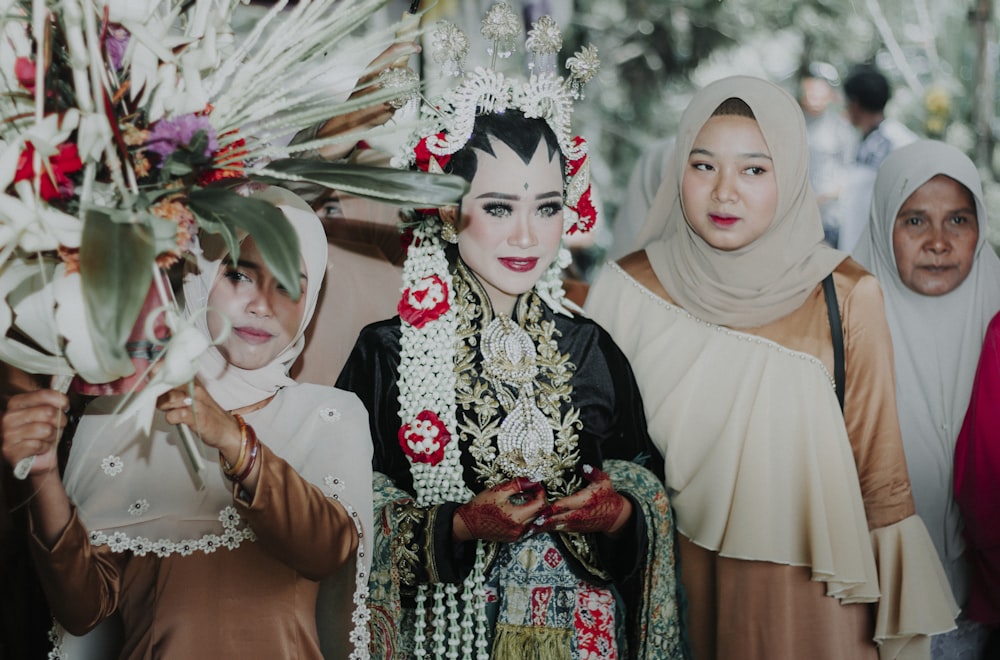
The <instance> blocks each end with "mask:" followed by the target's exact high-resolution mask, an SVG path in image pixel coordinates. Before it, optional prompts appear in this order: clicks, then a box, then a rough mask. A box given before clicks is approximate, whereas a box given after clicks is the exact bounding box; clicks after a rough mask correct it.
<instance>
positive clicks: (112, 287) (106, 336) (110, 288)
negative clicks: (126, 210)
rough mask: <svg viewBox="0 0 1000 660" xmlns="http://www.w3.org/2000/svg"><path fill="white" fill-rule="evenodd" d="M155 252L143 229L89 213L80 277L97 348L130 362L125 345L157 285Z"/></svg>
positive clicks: (100, 212)
mask: <svg viewBox="0 0 1000 660" xmlns="http://www.w3.org/2000/svg"><path fill="white" fill-rule="evenodd" d="M155 258H156V252H155V250H154V247H153V236H152V233H151V232H150V230H149V227H147V226H146V225H145V224H143V223H141V222H138V223H121V222H114V221H113V220H112V219H111V217H110V216H109V215H108V213H106V212H105V211H103V210H100V209H88V210H87V211H86V214H85V215H84V221H83V236H82V238H81V240H80V278H81V280H82V281H83V297H84V300H85V303H86V309H87V321H88V323H89V324H90V329H91V335H92V336H93V338H94V346H95V348H96V349H97V350H98V351H100V352H103V353H104V354H105V355H107V356H109V357H110V358H111V360H114V361H120V360H127V359H128V353H127V352H126V349H125V344H126V342H127V341H128V336H129V334H130V333H131V332H132V326H133V325H135V320H136V318H137V317H138V316H139V311H140V310H141V309H142V304H143V301H144V300H145V299H146V294H147V293H148V292H149V286H150V284H151V283H152V281H153V260H154V259H155Z"/></svg>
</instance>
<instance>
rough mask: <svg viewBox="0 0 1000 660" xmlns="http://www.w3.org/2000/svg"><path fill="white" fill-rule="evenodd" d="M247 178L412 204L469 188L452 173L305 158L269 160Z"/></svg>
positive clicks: (449, 200)
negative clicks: (313, 185) (296, 184)
mask: <svg viewBox="0 0 1000 660" xmlns="http://www.w3.org/2000/svg"><path fill="white" fill-rule="evenodd" d="M249 178H251V179H253V180H255V181H262V182H264V183H272V184H277V185H282V184H284V183H287V182H288V181H307V182H309V183H313V184H316V185H320V186H325V187H327V188H332V189H334V190H339V191H341V192H345V193H350V194H352V195H357V196H358V197H367V198H369V199H374V200H377V201H380V202H386V203H388V204H395V205H397V206H409V207H415V208H431V207H438V206H450V205H451V204H457V203H458V201H459V200H461V199H462V196H463V195H465V193H466V192H468V190H469V184H468V182H467V181H466V180H465V179H463V178H462V177H459V176H455V175H453V174H427V173H426V172H414V171H410V170H397V169H392V168H388V167H372V166H368V165H351V164H344V163H330V162H327V161H323V160H315V159H307V158H285V159H282V160H276V161H272V162H271V163H268V164H267V166H266V167H265V168H264V169H262V170H260V171H259V172H257V173H255V174H252V175H251V176H250V177H249Z"/></svg>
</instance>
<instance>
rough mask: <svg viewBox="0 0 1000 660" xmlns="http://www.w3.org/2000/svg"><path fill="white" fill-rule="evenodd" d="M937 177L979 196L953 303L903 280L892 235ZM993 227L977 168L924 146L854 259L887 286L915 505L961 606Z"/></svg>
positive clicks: (884, 195)
mask: <svg viewBox="0 0 1000 660" xmlns="http://www.w3.org/2000/svg"><path fill="white" fill-rule="evenodd" d="M939 174H944V175H945V176H948V177H950V178H952V179H954V180H955V181H958V182H959V183H961V184H962V185H963V186H965V187H966V188H967V189H968V190H969V192H971V193H972V196H973V198H974V199H975V201H976V215H977V217H978V219H979V241H978V243H977V244H976V248H975V256H974V261H973V265H972V270H971V271H970V272H969V275H968V277H967V278H966V279H965V281H963V282H962V283H961V284H960V285H959V286H958V287H956V288H955V290H953V291H951V292H949V293H947V294H945V295H942V296H925V295H922V294H919V293H917V292H916V291H913V290H912V289H910V288H909V287H907V286H906V285H905V284H904V283H903V281H902V280H901V279H900V277H899V270H898V269H897V267H896V257H895V253H894V252H893V248H892V230H893V224H894V222H895V219H896V214H897V213H898V212H899V209H900V207H902V205H903V204H904V203H905V202H906V200H907V198H909V196H910V195H911V194H913V192H914V191H915V190H916V189H917V188H919V187H920V186H922V185H923V184H924V183H926V182H927V181H928V180H930V179H932V178H933V177H935V176H937V175H939ZM986 225H987V219H986V207H985V206H984V204H983V191H982V185H981V183H980V180H979V173H978V172H977V171H976V167H975V165H974V164H973V163H972V161H971V160H969V158H968V157H967V156H966V155H965V154H963V153H962V152H961V151H959V150H958V149H956V148H955V147H952V146H951V145H948V144H945V143H943V142H937V141H934V140H921V141H918V142H915V143H913V144H910V145H907V146H905V147H902V148H900V149H897V150H896V151H894V152H892V153H891V154H890V155H889V157H888V158H886V159H885V161H884V162H883V163H882V166H881V168H880V169H879V172H878V177H877V178H876V180H875V193H874V197H873V198H872V205H871V214H870V219H869V223H868V226H867V227H866V228H865V230H864V233H862V235H861V240H860V241H859V243H858V246H857V248H855V254H854V257H855V259H857V260H858V261H859V262H861V264H862V265H863V266H865V267H866V268H867V269H868V270H870V271H871V272H872V273H873V274H874V275H875V276H876V277H877V278H878V280H879V282H880V283H881V285H882V291H883V294H884V296H885V312H886V317H887V318H888V320H889V330H890V331H891V333H892V346H893V353H894V356H895V364H896V397H897V404H898V408H899V418H900V427H901V428H902V431H903V446H904V449H905V450H906V463H907V467H908V469H909V472H910V481H911V483H912V486H913V497H914V501H915V503H916V506H917V513H918V514H919V515H920V517H921V518H922V519H923V520H924V523H925V524H926V525H927V529H928V531H929V532H930V534H931V538H932V539H933V540H934V544H935V546H936V547H937V551H938V554H939V555H940V557H941V561H942V563H943V564H944V568H945V571H946V572H947V573H948V579H949V581H950V582H951V588H952V591H953V592H954V594H955V598H956V600H958V602H959V604H962V603H964V601H965V597H966V592H967V589H966V583H965V574H964V566H963V561H962V551H963V550H964V547H965V544H964V543H963V541H962V536H961V518H960V516H959V512H958V508H957V506H956V504H955V500H954V494H953V490H952V474H953V459H954V452H955V439H956V437H957V436H958V432H959V430H960V429H961V426H962V420H963V419H964V418H965V410H966V408H967V406H968V404H969V396H970V393H971V390H972V381H973V378H974V377H975V373H976V365H977V363H978V360H979V352H980V349H981V348H982V345H983V337H984V335H985V333H986V326H987V324H988V323H989V321H990V319H991V318H992V317H993V315H994V314H996V312H997V310H998V309H1000V259H998V258H997V256H996V254H995V253H994V252H993V250H992V249H991V248H990V246H989V245H988V244H987V243H986Z"/></svg>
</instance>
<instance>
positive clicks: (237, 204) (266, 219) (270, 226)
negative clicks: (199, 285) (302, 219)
mask: <svg viewBox="0 0 1000 660" xmlns="http://www.w3.org/2000/svg"><path fill="white" fill-rule="evenodd" d="M188 207H189V208H190V209H191V211H192V212H193V213H194V214H195V216H197V218H198V224H199V225H200V226H201V227H202V228H203V229H204V230H205V231H208V232H210V233H217V234H222V236H223V238H225V240H226V246H227V247H228V248H229V252H230V254H231V255H232V258H233V259H238V258H239V254H240V248H239V243H237V241H236V230H237V229H242V230H243V231H245V232H246V233H248V234H250V235H251V236H253V240H254V243H255V244H256V245H257V249H258V250H260V254H261V256H262V257H263V258H264V264H265V265H266V266H267V267H268V268H269V269H270V270H271V272H272V273H273V274H274V276H275V277H276V278H277V280H278V282H279V283H280V284H281V285H282V286H284V287H285V288H286V289H287V290H288V292H289V293H290V294H291V296H292V299H293V300H298V299H299V296H301V295H302V283H301V282H300V280H299V274H300V273H301V272H302V271H301V264H302V252H301V250H300V248H299V237H298V234H296V233H295V230H294V229H293V228H292V225H291V223H289V222H288V219H287V218H285V214H283V213H282V212H281V211H280V210H279V209H278V208H277V207H275V206H273V205H271V204H269V203H267V202H265V201H262V200H259V199H252V198H249V197H243V196H242V195H238V194H236V193H234V192H232V191H230V190H224V189H222V188H206V189H203V190H194V191H192V192H191V194H190V196H189V198H188Z"/></svg>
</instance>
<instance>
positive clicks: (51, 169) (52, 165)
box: [14, 142, 83, 202]
mask: <svg viewBox="0 0 1000 660" xmlns="http://www.w3.org/2000/svg"><path fill="white" fill-rule="evenodd" d="M82 169H83V162H82V161H81V160H80V154H79V153H78V152H77V150H76V145H75V144H73V143H72V142H63V143H62V144H60V145H59V147H58V151H57V152H56V153H55V154H54V155H52V156H50V157H49V164H48V167H45V166H44V165H43V167H42V174H41V177H40V178H41V190H39V194H40V195H41V196H42V199H44V200H45V201H47V202H48V201H52V200H53V199H67V198H69V197H71V196H72V195H73V182H72V181H71V180H70V178H69V177H68V176H66V175H67V174H72V173H73V172H79V171H80V170H82ZM34 178H35V145H33V144H31V143H30V142H28V143H26V144H25V148H24V151H22V152H21V155H20V157H19V158H18V159H17V172H16V173H15V174H14V183H17V182H18V181H24V180H28V181H31V180H33V179H34Z"/></svg>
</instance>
